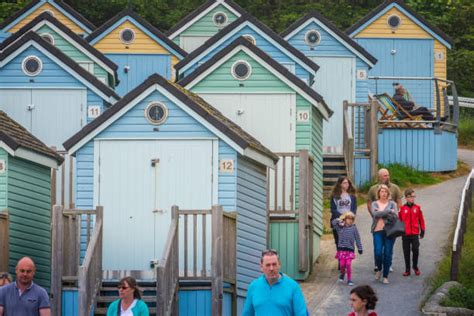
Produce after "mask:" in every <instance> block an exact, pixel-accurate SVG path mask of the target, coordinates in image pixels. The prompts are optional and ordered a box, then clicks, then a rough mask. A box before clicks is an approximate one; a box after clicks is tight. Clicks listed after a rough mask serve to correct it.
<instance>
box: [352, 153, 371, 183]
mask: <svg viewBox="0 0 474 316" xmlns="http://www.w3.org/2000/svg"><path fill="white" fill-rule="evenodd" d="M353 176H354V182H355V183H354V184H355V185H357V186H360V185H362V184H364V183H366V182H369V181H370V158H368V157H354V175H353Z"/></svg>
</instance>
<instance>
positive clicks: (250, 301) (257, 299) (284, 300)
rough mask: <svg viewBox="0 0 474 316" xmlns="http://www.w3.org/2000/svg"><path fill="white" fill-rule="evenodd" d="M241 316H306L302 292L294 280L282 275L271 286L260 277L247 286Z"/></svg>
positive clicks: (262, 276)
mask: <svg viewBox="0 0 474 316" xmlns="http://www.w3.org/2000/svg"><path fill="white" fill-rule="evenodd" d="M243 315H244V316H253V315H256V316H260V315H262V316H263V315H265V316H267V315H271V316H284V315H285V316H286V315H288V316H306V315H307V310H306V303H305V301H304V296H303V292H302V291H301V288H300V286H299V284H298V283H297V282H296V281H295V280H293V279H291V278H290V277H288V276H286V275H284V274H281V278H280V279H279V280H278V281H277V282H275V283H274V284H273V285H271V286H270V284H268V281H267V279H266V278H265V275H261V276H260V277H259V278H258V279H255V280H254V281H252V283H251V284H250V286H249V289H248V292H247V299H246V300H245V305H244V312H243Z"/></svg>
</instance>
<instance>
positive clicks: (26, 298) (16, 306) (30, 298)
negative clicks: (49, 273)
mask: <svg viewBox="0 0 474 316" xmlns="http://www.w3.org/2000/svg"><path fill="white" fill-rule="evenodd" d="M0 306H3V315H4V316H39V311H40V309H43V308H50V305H49V297H48V293H47V292H46V290H45V289H43V288H42V287H41V286H39V285H36V284H35V283H32V284H31V286H30V287H29V288H28V289H26V290H25V292H23V293H22V294H21V296H20V292H19V290H18V287H17V286H16V282H12V283H10V284H8V285H5V286H3V287H1V288H0Z"/></svg>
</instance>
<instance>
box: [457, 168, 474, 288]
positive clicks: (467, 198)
mask: <svg viewBox="0 0 474 316" xmlns="http://www.w3.org/2000/svg"><path fill="white" fill-rule="evenodd" d="M473 190H474V169H472V170H471V173H470V174H469V176H468V178H467V180H466V183H465V185H464V188H463V190H462V193H461V204H460V205H459V212H458V218H457V224H456V230H455V231H454V239H453V249H452V252H451V281H457V279H458V270H459V261H460V259H461V253H462V247H463V244H464V233H465V232H466V226H467V217H468V215H469V212H472V211H473V205H472V198H473Z"/></svg>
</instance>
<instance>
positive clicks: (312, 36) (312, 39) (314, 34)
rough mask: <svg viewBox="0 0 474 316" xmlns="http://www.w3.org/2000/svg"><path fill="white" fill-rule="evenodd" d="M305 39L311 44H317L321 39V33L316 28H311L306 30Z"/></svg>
mask: <svg viewBox="0 0 474 316" xmlns="http://www.w3.org/2000/svg"><path fill="white" fill-rule="evenodd" d="M304 40H305V42H306V44H308V45H309V46H316V45H318V44H319V42H320V41H321V34H319V32H318V31H316V30H309V31H308V32H306V35H305V36H304Z"/></svg>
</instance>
